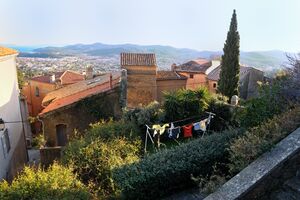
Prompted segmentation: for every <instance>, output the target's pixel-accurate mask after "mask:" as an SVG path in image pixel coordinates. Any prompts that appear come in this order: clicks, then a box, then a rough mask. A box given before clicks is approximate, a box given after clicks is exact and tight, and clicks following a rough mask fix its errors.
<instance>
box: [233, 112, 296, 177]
mask: <svg viewBox="0 0 300 200" xmlns="http://www.w3.org/2000/svg"><path fill="white" fill-rule="evenodd" d="M299 126H300V107H297V108H295V109H292V110H289V111H287V112H285V113H283V114H281V115H278V116H275V117H274V118H273V119H270V120H268V121H266V122H265V123H263V124H261V125H260V126H257V127H254V128H251V129H249V131H247V132H246V133H245V135H244V136H242V137H240V138H238V139H237V140H235V141H234V142H233V143H232V144H231V145H230V161H231V162H230V165H229V166H230V171H231V173H233V174H234V173H237V172H239V171H240V170H242V169H243V168H245V167H246V166H247V165H249V164H250V163H251V162H252V161H254V160H255V159H256V158H258V156H260V155H261V154H263V153H264V152H266V151H267V150H269V149H270V148H271V147H272V146H273V145H275V144H276V143H277V142H279V141H280V140H281V139H283V138H284V137H286V136H287V135H288V134H290V133H291V132H292V131H294V130H295V129H296V128H298V127H299Z"/></svg>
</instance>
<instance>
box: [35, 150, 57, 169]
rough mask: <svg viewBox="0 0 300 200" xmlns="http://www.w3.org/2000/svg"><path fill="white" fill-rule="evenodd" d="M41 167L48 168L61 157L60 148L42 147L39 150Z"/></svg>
mask: <svg viewBox="0 0 300 200" xmlns="http://www.w3.org/2000/svg"><path fill="white" fill-rule="evenodd" d="M40 156H41V165H42V166H43V167H49V166H50V165H51V164H52V163H53V162H54V161H55V160H59V159H60V158H61V156H62V147H43V148H40Z"/></svg>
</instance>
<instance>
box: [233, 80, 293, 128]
mask: <svg viewBox="0 0 300 200" xmlns="http://www.w3.org/2000/svg"><path fill="white" fill-rule="evenodd" d="M281 84H282V83H281V81H280V80H274V82H273V83H272V84H264V85H261V88H260V92H259V96H258V97H257V98H253V99H250V100H248V101H246V102H245V104H244V107H245V108H244V109H241V110H240V111H241V112H239V113H238V115H237V120H238V121H239V122H240V125H241V126H243V127H254V126H258V125H259V124H261V123H263V122H265V121H266V120H268V119H270V118H272V117H273V116H274V115H278V114H280V113H282V112H284V111H285V110H287V109H288V106H289V105H288V102H287V100H286V99H285V98H284V96H282V94H281V90H282V85H281Z"/></svg>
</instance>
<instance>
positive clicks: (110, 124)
mask: <svg viewBox="0 0 300 200" xmlns="http://www.w3.org/2000/svg"><path fill="white" fill-rule="evenodd" d="M139 136H140V132H139V129H138V127H137V126H136V125H135V124H134V123H132V122H128V121H126V122H125V121H113V120H112V119H110V120H109V121H104V120H101V121H99V122H97V123H94V124H91V125H90V129H88V130H87V131H86V133H85V139H86V140H93V139H94V138H101V139H103V140H110V139H115V138H118V137H125V138H126V139H129V140H134V139H136V138H138V137H139Z"/></svg>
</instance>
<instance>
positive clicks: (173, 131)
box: [168, 123, 181, 139]
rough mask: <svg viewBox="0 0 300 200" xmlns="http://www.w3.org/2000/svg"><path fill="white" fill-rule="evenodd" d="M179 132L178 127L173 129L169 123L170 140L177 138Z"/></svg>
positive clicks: (172, 125)
mask: <svg viewBox="0 0 300 200" xmlns="http://www.w3.org/2000/svg"><path fill="white" fill-rule="evenodd" d="M180 132H181V128H180V127H174V124H173V123H171V127H170V128H169V129H168V133H169V138H171V139H177V138H179V134H180Z"/></svg>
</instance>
